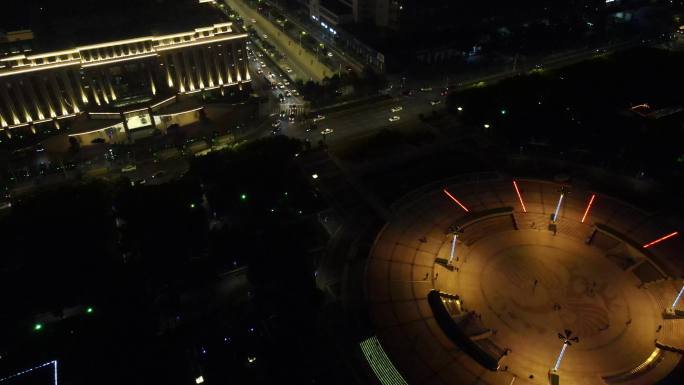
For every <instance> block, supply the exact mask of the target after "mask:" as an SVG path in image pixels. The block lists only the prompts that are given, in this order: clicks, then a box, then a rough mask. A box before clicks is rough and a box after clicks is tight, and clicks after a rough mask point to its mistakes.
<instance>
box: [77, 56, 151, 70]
mask: <svg viewBox="0 0 684 385" xmlns="http://www.w3.org/2000/svg"><path fill="white" fill-rule="evenodd" d="M153 56H158V55H157V54H156V53H148V54H146V55H139V56H128V57H124V58H120V59H114V60H104V61H99V62H90V63H88V64H83V65H82V67H83V68H87V67H95V66H100V65H106V64H112V63H120V62H124V61H130V60H138V59H145V58H148V57H153Z"/></svg>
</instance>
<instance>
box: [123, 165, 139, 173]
mask: <svg viewBox="0 0 684 385" xmlns="http://www.w3.org/2000/svg"><path fill="white" fill-rule="evenodd" d="M137 169H138V166H136V165H134V164H127V165H125V166H123V167H122V168H121V172H133V171H135V170H137Z"/></svg>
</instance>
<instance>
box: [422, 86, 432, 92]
mask: <svg viewBox="0 0 684 385" xmlns="http://www.w3.org/2000/svg"><path fill="white" fill-rule="evenodd" d="M420 90H421V91H423V92H428V91H432V87H422V88H421V89H420Z"/></svg>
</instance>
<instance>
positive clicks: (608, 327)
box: [362, 178, 684, 385]
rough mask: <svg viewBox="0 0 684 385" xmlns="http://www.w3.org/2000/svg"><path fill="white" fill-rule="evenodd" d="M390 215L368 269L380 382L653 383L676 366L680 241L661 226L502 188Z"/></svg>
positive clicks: (682, 336)
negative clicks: (677, 260) (677, 261)
mask: <svg viewBox="0 0 684 385" xmlns="http://www.w3.org/2000/svg"><path fill="white" fill-rule="evenodd" d="M394 208H395V210H394V212H395V213H396V215H395V216H394V217H393V218H392V220H390V221H389V222H388V223H387V224H386V225H385V226H384V227H383V229H382V230H381V232H380V233H379V234H378V236H377V238H376V240H375V242H374V245H373V247H372V249H371V252H370V257H369V260H368V264H367V267H366V281H365V295H366V301H367V304H368V309H369V314H370V320H371V323H372V326H373V329H374V332H375V336H373V346H372V347H369V346H370V345H368V346H367V348H365V349H364V353H365V355H366V358H367V359H368V362H369V365H370V366H371V368H372V369H373V371H374V372H375V374H376V375H377V376H378V377H379V379H380V381H381V382H386V383H407V384H411V385H418V384H425V385H427V384H430V385H436V384H491V385H499V384H500V385H504V384H505V385H509V384H513V383H516V384H548V383H551V384H559V383H562V384H573V385H574V384H582V385H592V384H596V385H598V384H602V385H603V384H656V383H657V382H658V381H659V380H661V379H663V378H664V377H665V376H667V375H668V374H669V373H670V372H671V371H672V370H673V369H674V368H675V367H676V366H677V365H678V364H679V361H680V359H681V355H682V353H683V352H684V318H682V316H684V312H681V311H680V310H678V308H679V306H680V303H679V301H678V299H679V298H678V297H679V296H681V293H680V289H681V287H682V280H681V279H680V278H681V277H682V269H681V267H680V266H679V265H677V263H676V258H677V257H678V255H677V250H681V246H682V243H681V239H680V237H679V236H678V235H679V234H678V233H676V231H675V229H673V228H672V227H671V225H668V224H667V221H666V220H665V218H662V217H660V216H658V215H653V214H650V213H648V212H645V211H642V210H640V209H638V208H636V207H633V206H631V205H628V204H626V203H624V202H622V201H620V200H617V199H613V198H611V197H609V196H605V195H602V194H601V193H600V192H593V191H586V190H582V189H580V188H575V187H574V186H572V185H562V184H557V183H551V182H546V181H539V180H525V179H521V180H515V181H514V180H513V179H506V178H496V179H489V180H478V179H469V178H462V179H461V180H458V181H453V182H452V183H446V184H443V185H435V186H432V187H427V188H424V189H422V190H420V191H417V192H414V193H411V194H409V195H408V196H406V197H404V198H402V199H401V200H400V201H399V202H398V203H397V204H396V205H395V207H394ZM362 348H364V346H363V344H362Z"/></svg>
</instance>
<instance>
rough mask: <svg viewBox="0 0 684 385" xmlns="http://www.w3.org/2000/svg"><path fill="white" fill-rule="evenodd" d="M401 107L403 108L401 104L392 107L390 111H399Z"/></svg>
mask: <svg viewBox="0 0 684 385" xmlns="http://www.w3.org/2000/svg"><path fill="white" fill-rule="evenodd" d="M403 109H404V107H402V106H396V107H392V112H399V111H401V110H403Z"/></svg>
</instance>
